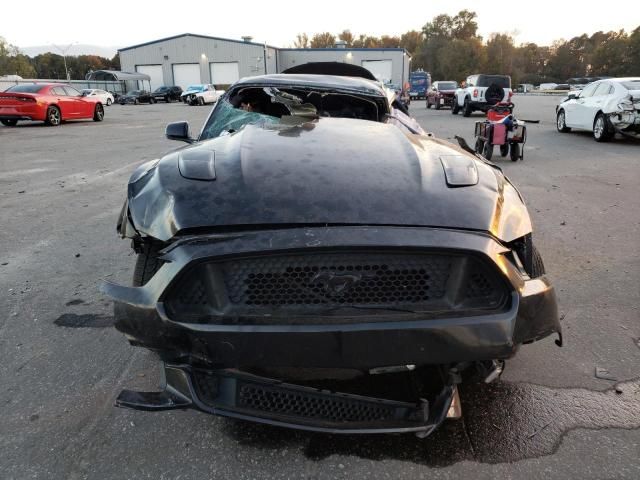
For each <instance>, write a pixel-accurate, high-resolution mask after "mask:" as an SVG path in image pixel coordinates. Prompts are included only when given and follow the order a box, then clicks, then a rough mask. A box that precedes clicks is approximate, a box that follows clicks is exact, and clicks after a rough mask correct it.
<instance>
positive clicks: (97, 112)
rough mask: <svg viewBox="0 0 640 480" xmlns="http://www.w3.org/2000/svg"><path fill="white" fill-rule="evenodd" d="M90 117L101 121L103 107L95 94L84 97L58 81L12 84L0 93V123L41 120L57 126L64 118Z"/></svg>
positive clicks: (10, 124) (8, 125)
mask: <svg viewBox="0 0 640 480" xmlns="http://www.w3.org/2000/svg"><path fill="white" fill-rule="evenodd" d="M85 118H91V119H93V120H95V121H96V122H101V121H102V120H103V118H104V107H103V106H102V102H101V101H100V98H98V97H83V96H82V94H81V93H80V92H79V91H78V90H76V89H75V88H73V87H71V86H69V85H64V84H61V83H29V84H20V85H14V86H12V87H10V88H8V89H7V90H6V91H4V92H1V93H0V122H1V123H2V124H3V125H5V126H7V127H13V126H15V125H16V124H17V123H18V122H19V121H21V120H36V121H44V122H45V123H46V124H47V125H50V126H58V125H60V123H62V122H63V121H67V120H78V119H85Z"/></svg>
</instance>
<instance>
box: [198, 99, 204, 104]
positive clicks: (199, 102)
mask: <svg viewBox="0 0 640 480" xmlns="http://www.w3.org/2000/svg"><path fill="white" fill-rule="evenodd" d="M198 105H200V106H202V105H204V98H202V97H198Z"/></svg>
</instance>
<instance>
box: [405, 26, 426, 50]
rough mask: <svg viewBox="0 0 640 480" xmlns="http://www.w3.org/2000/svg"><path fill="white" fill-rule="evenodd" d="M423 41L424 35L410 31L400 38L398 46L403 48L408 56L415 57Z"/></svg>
mask: <svg viewBox="0 0 640 480" xmlns="http://www.w3.org/2000/svg"><path fill="white" fill-rule="evenodd" d="M423 40H424V34H423V33H422V32H418V31H417V30H410V31H408V32H406V33H403V34H402V35H401V36H400V46H401V47H402V48H404V49H405V50H406V51H407V52H409V55H412V56H413V55H415V54H416V52H417V51H418V48H419V47H420V45H421V44H422V41H423Z"/></svg>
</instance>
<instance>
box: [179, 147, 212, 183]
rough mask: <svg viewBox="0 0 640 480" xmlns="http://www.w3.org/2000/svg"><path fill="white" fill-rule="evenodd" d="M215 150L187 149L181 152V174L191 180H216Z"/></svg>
mask: <svg viewBox="0 0 640 480" xmlns="http://www.w3.org/2000/svg"><path fill="white" fill-rule="evenodd" d="M215 158H216V157H215V152H213V151H211V150H185V151H184V152H181V153H180V158H179V160H178V169H179V170H180V175H182V176H183V177H184V178H188V179H190V180H215V179H216V163H215Z"/></svg>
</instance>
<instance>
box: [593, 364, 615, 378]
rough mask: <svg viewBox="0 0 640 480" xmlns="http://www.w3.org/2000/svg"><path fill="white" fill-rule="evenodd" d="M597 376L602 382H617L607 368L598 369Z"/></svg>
mask: <svg viewBox="0 0 640 480" xmlns="http://www.w3.org/2000/svg"><path fill="white" fill-rule="evenodd" d="M595 376H596V378H599V379H601V380H612V381H614V382H615V381H616V380H617V378H616V377H614V376H613V375H612V374H611V372H610V371H609V370H607V369H606V368H600V367H596V372H595Z"/></svg>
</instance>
